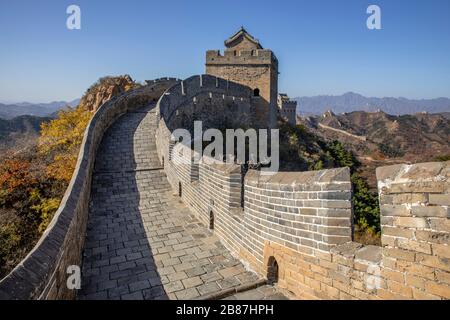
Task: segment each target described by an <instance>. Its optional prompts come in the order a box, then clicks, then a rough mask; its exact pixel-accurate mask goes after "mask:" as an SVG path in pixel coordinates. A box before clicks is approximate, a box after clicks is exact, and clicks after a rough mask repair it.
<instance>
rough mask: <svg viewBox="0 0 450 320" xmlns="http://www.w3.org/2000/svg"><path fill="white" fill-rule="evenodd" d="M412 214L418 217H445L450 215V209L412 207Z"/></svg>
mask: <svg viewBox="0 0 450 320" xmlns="http://www.w3.org/2000/svg"><path fill="white" fill-rule="evenodd" d="M411 213H412V214H413V215H414V216H417V217H443V218H446V217H447V216H448V215H449V209H448V208H444V207H440V206H412V207H411Z"/></svg>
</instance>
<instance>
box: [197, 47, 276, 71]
mask: <svg viewBox="0 0 450 320" xmlns="http://www.w3.org/2000/svg"><path fill="white" fill-rule="evenodd" d="M206 65H273V66H275V67H278V59H277V57H276V56H275V54H274V53H273V52H272V51H271V50H267V49H258V50H239V51H237V50H231V49H226V50H225V51H224V54H223V55H222V54H221V52H220V50H208V51H206Z"/></svg>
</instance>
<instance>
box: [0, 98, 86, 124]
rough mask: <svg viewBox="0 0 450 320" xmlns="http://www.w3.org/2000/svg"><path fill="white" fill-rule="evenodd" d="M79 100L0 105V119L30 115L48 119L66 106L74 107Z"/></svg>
mask: <svg viewBox="0 0 450 320" xmlns="http://www.w3.org/2000/svg"><path fill="white" fill-rule="evenodd" d="M79 102H80V99H75V100H72V101H53V102H49V103H30V102H18V103H13V104H5V103H0V118H2V119H5V120H11V119H13V118H16V117H19V116H24V115H30V116H35V117H49V116H52V114H54V113H55V112H57V111H58V110H60V109H63V108H65V107H67V106H70V107H75V106H77V105H78V103H79Z"/></svg>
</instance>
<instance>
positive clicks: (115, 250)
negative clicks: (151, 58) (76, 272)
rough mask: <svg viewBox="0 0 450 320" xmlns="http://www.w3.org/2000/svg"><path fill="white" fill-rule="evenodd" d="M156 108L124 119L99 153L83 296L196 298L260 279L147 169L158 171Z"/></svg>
mask: <svg viewBox="0 0 450 320" xmlns="http://www.w3.org/2000/svg"><path fill="white" fill-rule="evenodd" d="M152 108H154V105H153V107H150V108H147V107H145V108H144V109H143V112H132V113H127V114H125V115H123V116H122V117H121V118H119V119H118V120H117V121H116V122H115V123H114V124H113V125H112V126H111V127H110V128H109V129H108V131H107V132H106V133H105V135H104V138H103V140H102V142H101V145H100V147H99V150H98V152H97V158H96V162H95V168H94V174H93V177H92V188H91V206H90V208H89V219H88V223H87V232H86V242H85V248H84V252H83V257H84V260H83V266H82V284H83V286H82V289H81V290H80V292H79V294H78V298H79V299H119V298H120V299H139V300H140V299H158V300H160V299H192V298H195V297H198V296H199V295H202V294H207V293H212V292H217V291H219V290H221V287H220V286H219V285H218V284H217V283H216V282H217V281H222V282H220V284H221V285H222V286H223V287H225V286H233V285H235V284H238V283H245V282H246V281H253V280H254V278H255V276H254V275H253V274H252V273H250V272H246V271H245V270H244V268H243V267H242V266H241V265H240V263H239V261H237V260H236V259H234V258H233V257H231V255H230V254H229V252H228V251H227V250H226V249H225V247H224V246H223V245H221V243H220V241H219V239H218V238H217V237H216V236H215V235H214V234H213V233H211V232H209V231H208V229H207V228H206V227H205V226H203V225H202V224H201V223H200V222H199V220H197V219H196V218H195V216H194V215H193V214H192V213H191V212H190V211H189V209H187V208H186V207H185V206H184V204H183V203H182V202H181V201H180V200H179V198H178V197H175V196H174V195H173V191H172V189H171V187H170V184H169V183H168V181H167V178H166V176H165V173H164V172H163V171H162V170H159V169H157V170H148V168H160V166H161V165H160V163H159V160H158V156H157V154H156V144H155V136H154V135H155V128H156V114H155V112H154V110H152ZM144 110H145V111H144ZM235 266H240V268H234V267H235ZM230 267H232V268H230ZM227 268H229V269H227ZM218 270H220V271H221V272H222V273H223V275H222V274H220V273H218V272H217V271H218ZM224 276H225V278H226V279H223V278H224ZM228 278H232V279H236V280H227V279H228ZM183 281H185V284H186V287H187V286H193V287H191V288H185V285H184V284H183V283H184V282H183Z"/></svg>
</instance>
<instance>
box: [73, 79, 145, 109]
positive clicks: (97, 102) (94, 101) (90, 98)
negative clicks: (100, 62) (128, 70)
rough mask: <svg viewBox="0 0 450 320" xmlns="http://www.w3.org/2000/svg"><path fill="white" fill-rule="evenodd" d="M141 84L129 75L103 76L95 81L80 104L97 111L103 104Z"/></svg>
mask: <svg viewBox="0 0 450 320" xmlns="http://www.w3.org/2000/svg"><path fill="white" fill-rule="evenodd" d="M137 86H139V85H138V84H137V83H136V82H134V81H133V79H132V78H131V77H130V76H129V75H124V76H118V77H103V78H100V79H99V80H98V81H97V82H96V83H94V84H93V85H92V86H91V87H90V88H89V89H88V90H87V91H86V92H85V94H84V96H83V97H82V98H81V100H80V104H79V105H80V106H82V107H85V108H86V109H87V110H89V111H91V112H95V111H96V110H97V109H98V108H99V107H100V106H101V105H102V104H104V103H105V102H107V101H109V100H110V99H111V98H112V97H114V96H117V95H119V94H121V93H123V92H125V91H128V90H130V89H133V88H135V87H137Z"/></svg>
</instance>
